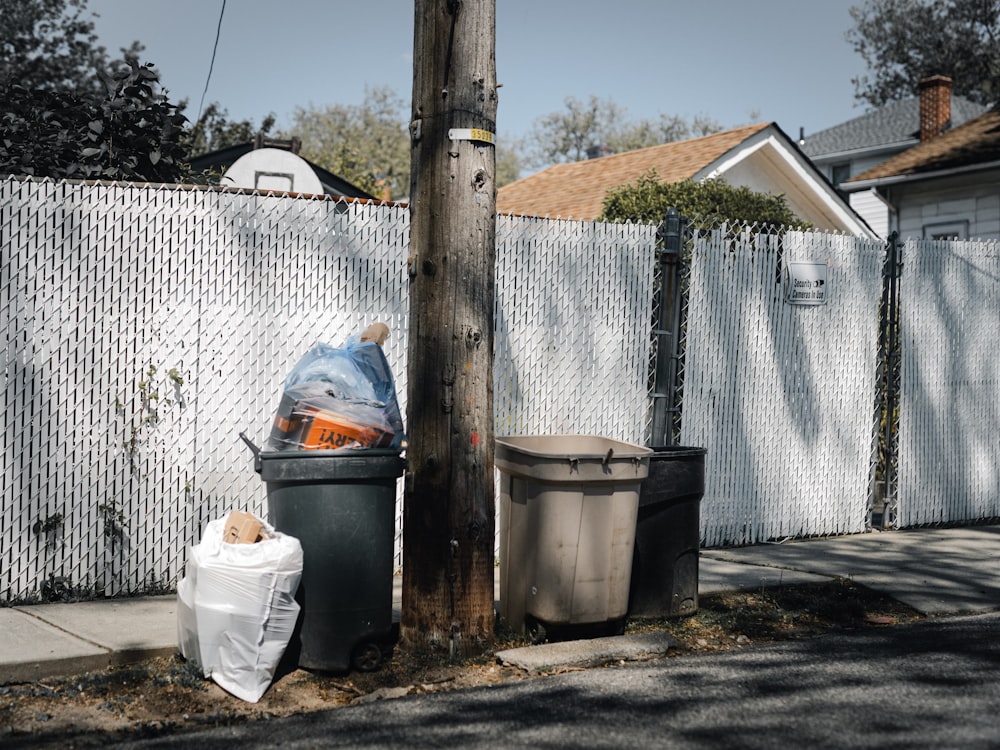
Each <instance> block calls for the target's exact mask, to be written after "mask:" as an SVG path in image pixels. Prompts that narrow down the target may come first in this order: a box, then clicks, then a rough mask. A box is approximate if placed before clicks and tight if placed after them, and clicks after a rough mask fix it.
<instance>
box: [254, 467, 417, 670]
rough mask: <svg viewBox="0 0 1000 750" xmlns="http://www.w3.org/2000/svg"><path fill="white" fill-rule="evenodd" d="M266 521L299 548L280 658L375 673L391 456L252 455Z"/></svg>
mask: <svg viewBox="0 0 1000 750" xmlns="http://www.w3.org/2000/svg"><path fill="white" fill-rule="evenodd" d="M255 464H256V469H257V471H258V472H260V476H261V479H263V480H264V481H265V482H266V483H267V504H268V515H269V518H268V520H269V521H270V523H271V525H272V526H274V528H275V529H277V530H278V531H281V532H283V533H286V534H290V535H291V536H294V537H296V538H298V540H299V541H300V542H301V544H302V555H303V565H302V582H301V583H300V584H299V590H298V593H297V595H296V599H297V600H298V602H299V605H300V606H301V607H302V612H301V614H300V615H299V622H298V625H297V627H296V632H295V633H293V635H292V640H291V642H290V643H289V646H288V650H289V651H290V652H291V654H290V656H292V657H294V655H295V653H296V651H297V656H298V665H299V666H300V667H304V668H306V669H316V670H321V671H330V672H346V671H348V670H349V669H350V668H352V667H353V668H354V669H358V670H362V671H370V670H373V669H376V668H377V667H378V666H379V664H380V663H381V661H382V659H383V657H384V656H385V655H386V654H387V653H388V652H389V651H391V649H392V647H393V645H394V644H395V641H396V638H397V636H398V632H396V631H395V629H394V627H393V622H392V572H393V546H394V538H395V530H396V479H397V478H398V477H400V476H402V474H403V470H404V468H405V460H404V459H403V458H402V457H401V456H400V454H399V452H398V451H396V450H388V449H366V450H353V451H343V450H340V451H326V450H310V451H276V452H265V451H261V452H259V453H257V456H256V461H255Z"/></svg>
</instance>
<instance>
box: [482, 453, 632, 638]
mask: <svg viewBox="0 0 1000 750" xmlns="http://www.w3.org/2000/svg"><path fill="white" fill-rule="evenodd" d="M651 453H652V451H651V450H650V449H649V448H644V447H642V446H639V445H633V444H631V443H625V442H621V441H619V440H612V439H610V438H605V437H598V436H593V435H532V436H513V437H504V438H497V440H496V457H495V458H496V467H497V468H498V469H499V470H500V617H501V618H502V619H503V620H505V621H506V622H507V624H508V626H510V627H511V628H513V629H515V630H519V631H521V632H526V633H528V634H529V635H530V636H531V637H532V638H533V639H534V640H536V641H541V640H544V639H545V637H546V635H547V634H549V635H550V634H551V633H552V632H554V631H556V630H557V629H559V628H561V627H562V626H573V625H584V624H600V623H607V624H609V625H612V626H615V625H617V624H623V623H624V618H625V615H626V614H627V610H628V595H629V580H630V577H631V572H632V550H633V545H634V543H635V527H636V515H637V510H638V504H639V489H640V486H641V484H642V480H643V479H645V478H646V475H647V474H648V472H649V456H650V454H651Z"/></svg>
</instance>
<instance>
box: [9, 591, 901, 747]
mask: <svg viewBox="0 0 1000 750" xmlns="http://www.w3.org/2000/svg"><path fill="white" fill-rule="evenodd" d="M916 619H920V615H919V614H918V613H917V612H915V611H914V610H912V609H910V608H909V607H907V606H905V605H903V604H900V603H899V602H897V601H895V600H893V599H890V598H889V597H886V596H883V595H881V594H878V593H876V592H873V591H870V590H869V589H866V588H864V587H863V586H858V585H857V584H854V583H853V582H851V581H847V580H837V581H833V582H830V583H824V584H813V585H807V586H786V587H776V588H772V589H767V590H763V591H756V592H750V593H728V594H708V595H704V596H702V597H701V598H700V601H699V609H698V611H697V612H696V613H695V614H694V615H692V616H689V617H684V618H679V619H644V620H634V621H630V622H629V623H628V627H627V631H626V632H630V633H634V632H642V631H649V630H662V631H667V632H669V633H671V634H672V635H673V636H674V638H675V639H676V640H677V644H678V646H677V649H676V650H671V656H672V657H683V656H684V655H687V654H696V653H704V652H710V651H721V650H727V649H733V648H745V647H750V646H752V645H753V644H756V643H764V642H768V641H775V640H783V639H789V638H798V637H809V636H815V635H820V634H822V633H828V632H831V631H843V630H851V629H860V628H873V627H878V628H884V627H891V626H892V625H894V624H897V623H902V622H910V621H913V620H916ZM520 645H527V642H526V641H525V639H524V638H523V637H522V636H520V635H519V634H515V633H512V632H510V631H509V630H505V629H503V628H500V629H498V632H497V639H496V643H495V644H494V649H492V650H491V651H489V652H487V653H485V654H482V655H479V656H476V657H474V658H469V659H464V660H461V661H449V660H448V659H447V658H444V657H435V656H427V655H413V654H407V653H404V652H403V651H401V650H400V649H396V651H395V652H394V654H393V656H392V658H391V659H390V660H388V661H387V662H386V663H385V664H383V666H382V667H381V668H380V669H379V670H377V671H375V672H368V673H357V672H352V673H350V674H346V675H322V674H314V673H310V672H307V671H305V670H301V669H292V670H290V671H285V672H283V673H279V674H278V675H277V677H276V679H275V681H274V682H273V683H272V685H271V688H270V689H269V690H268V692H267V693H266V694H265V695H264V697H263V698H261V700H260V701H259V702H258V703H255V704H251V703H245V702H243V701H241V700H239V699H237V698H234V697H233V696H231V695H229V694H228V693H226V692H224V691H223V690H222V689H221V688H219V687H218V686H217V685H215V683H213V682H211V681H210V680H205V679H203V678H202V676H201V674H200V673H199V672H198V671H197V670H195V669H193V668H192V667H191V666H190V665H189V664H187V663H185V662H184V661H183V660H181V659H180V658H179V657H174V658H169V659H152V660H149V661H146V662H142V663H140V664H135V665H132V666H128V667H120V668H116V669H108V670H104V671H101V672H94V673H90V674H86V675H80V676H77V677H74V678H69V679H61V680H46V681H44V682H38V683H31V684H26V685H10V686H5V687H0V727H2V728H0V745H4V746H5V747H33V748H34V747H68V746H75V747H90V746H94V747H96V746H100V745H103V744H106V742H107V741H108V739H109V738H121V737H123V736H127V737H133V738H134V737H136V736H155V735H157V734H160V733H162V732H165V731H170V730H173V729H176V728H179V727H187V728H194V727H197V726H216V725H220V724H229V723H233V722H243V721H267V720H269V719H271V718H274V717H278V716H287V715H290V714H297V713H306V712H310V711H318V710H323V709H329V708H335V707H338V706H344V705H348V704H350V703H352V702H355V701H367V700H377V699H382V698H392V697H396V696H399V695H407V694H420V693H434V692H440V691H444V690H454V689H458V688H465V687H473V686H479V685H495V684H499V683H504V682H512V681H517V680H523V679H528V678H529V675H527V674H525V673H523V672H520V671H519V670H517V669H515V668H513V667H508V666H501V665H500V664H498V663H497V661H496V659H495V658H494V656H493V654H494V653H495V652H496V651H499V650H502V649H506V648H511V647H514V646H520Z"/></svg>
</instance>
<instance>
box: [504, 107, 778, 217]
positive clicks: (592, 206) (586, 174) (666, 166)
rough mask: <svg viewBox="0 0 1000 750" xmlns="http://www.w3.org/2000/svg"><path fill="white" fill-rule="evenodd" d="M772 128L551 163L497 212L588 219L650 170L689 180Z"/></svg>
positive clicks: (512, 188) (508, 191)
mask: <svg viewBox="0 0 1000 750" xmlns="http://www.w3.org/2000/svg"><path fill="white" fill-rule="evenodd" d="M770 124H771V123H759V124H756V125H747V126H746V127H742V128H736V129H735V130H727V131H724V132H722V133H713V134H712V135H706V136H702V137H701V138H692V139H690V140H687V141H675V142H673V143H664V144H662V145H660V146H651V147H649V148H642V149H637V150H635V151H627V152H625V153H624V154H614V155H612V156H602V157H600V158H598V159H588V160H586V161H578V162H573V163H571V164H556V165H554V166H551V167H548V168H547V169H543V170H542V171H541V172H537V173H535V174H533V175H531V176H529V177H525V178H523V179H520V180H517V181H516V182H512V183H510V184H509V185H504V186H503V187H502V188H500V189H499V190H498V191H497V211H499V212H501V213H514V214H524V215H527V216H548V217H553V218H554V217H557V216H558V217H562V218H566V219H569V218H574V219H581V220H592V219H595V218H597V217H598V216H600V215H601V212H602V211H603V210H604V196H605V194H606V193H607V192H608V190H609V189H611V188H615V187H618V186H620V185H625V184H628V183H630V182H635V181H636V180H637V179H639V177H641V176H642V175H643V174H645V173H646V172H648V171H649V170H650V169H655V170H656V173H657V176H658V177H659V178H660V179H661V180H662V181H663V182H680V181H682V180H686V179H689V178H694V177H695V176H696V175H698V173H699V172H701V171H702V170H703V169H704V168H705V167H706V166H707V165H710V164H712V163H713V162H716V161H718V160H719V159H721V158H722V157H723V156H725V155H726V154H727V153H729V152H730V151H732V150H733V149H734V148H737V147H738V146H740V145H741V144H742V143H743V142H744V141H746V140H747V138H749V137H750V136H752V135H754V134H755V133H759V132H760V131H762V130H764V129H765V128H767V127H768V126H769V125H770Z"/></svg>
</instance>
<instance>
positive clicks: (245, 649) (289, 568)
mask: <svg viewBox="0 0 1000 750" xmlns="http://www.w3.org/2000/svg"><path fill="white" fill-rule="evenodd" d="M265 529H266V531H267V535H266V538H265V539H263V540H261V541H259V542H256V543H254V544H230V543H228V542H225V541H223V534H224V530H225V519H224V518H222V519H218V520H216V521H211V522H209V523H208V525H207V526H206V527H205V533H204V535H203V537H202V540H201V544H196V545H194V546H192V547H191V548H190V549H189V554H188V561H187V566H186V568H185V575H184V577H183V578H182V579H181V580H180V582H179V583H178V584H177V640H178V643H179V646H180V651H181V655H182V656H183V657H184V658H185V659H188V660H189V661H191V662H193V663H195V664H197V665H198V666H199V667H200V668H201V670H202V672H203V674H204V675H205V677H211V678H212V679H213V680H215V682H216V683H218V684H219V686H220V687H222V688H223V689H224V690H226V691H228V692H230V693H232V694H233V695H235V696H236V697H237V698H241V699H242V700H245V701H249V702H251V703H256V702H257V701H258V700H260V697H261V696H262V695H264V693H265V692H266V691H267V688H268V686H270V684H271V680H272V679H274V672H275V670H276V669H277V667H278V662H279V661H281V657H282V655H283V654H284V653H285V648H286V647H287V646H288V641H289V639H290V638H291V635H292V630H293V629H294V628H295V621H296V619H297V618H298V615H299V605H298V603H297V602H296V601H295V591H296V589H298V586H299V581H300V580H301V579H302V545H301V544H300V543H299V540H298V539H296V538H295V537H293V536H288V535H287V534H282V533H281V532H278V531H275V530H274V529H273V528H271V527H270V526H266V525H265Z"/></svg>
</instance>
